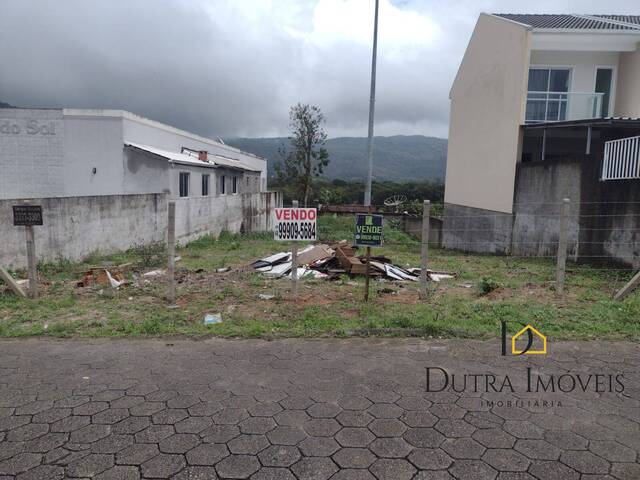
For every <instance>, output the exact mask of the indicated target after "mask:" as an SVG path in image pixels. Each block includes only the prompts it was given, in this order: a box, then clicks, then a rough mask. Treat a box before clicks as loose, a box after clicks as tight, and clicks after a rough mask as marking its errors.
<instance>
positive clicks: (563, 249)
mask: <svg viewBox="0 0 640 480" xmlns="http://www.w3.org/2000/svg"><path fill="white" fill-rule="evenodd" d="M570 206H571V201H570V200H569V199H568V198H565V199H563V200H562V210H561V211H560V232H559V234H558V258H557V264H556V293H557V294H558V295H562V294H563V293H564V276H565V269H566V265H567V227H568V221H569V208H570Z"/></svg>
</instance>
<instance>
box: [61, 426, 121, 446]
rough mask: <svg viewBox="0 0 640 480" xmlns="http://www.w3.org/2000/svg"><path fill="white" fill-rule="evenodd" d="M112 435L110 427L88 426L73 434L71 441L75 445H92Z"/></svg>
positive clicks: (70, 437)
mask: <svg viewBox="0 0 640 480" xmlns="http://www.w3.org/2000/svg"><path fill="white" fill-rule="evenodd" d="M110 433H111V427H110V426H109V425H86V426H84V427H82V428H80V429H79V430H75V431H74V432H71V435H70V436H69V440H70V441H71V442H73V443H92V442H95V441H97V440H100V439H101V438H104V437H106V436H107V435H109V434H110Z"/></svg>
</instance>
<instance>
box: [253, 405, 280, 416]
mask: <svg viewBox="0 0 640 480" xmlns="http://www.w3.org/2000/svg"><path fill="white" fill-rule="evenodd" d="M248 411H249V415H251V416H252V417H272V416H274V415H275V414H276V413H278V412H281V411H282V407H281V406H280V404H278V403H276V402H264V403H257V404H256V405H253V406H252V407H250V408H249V409H248Z"/></svg>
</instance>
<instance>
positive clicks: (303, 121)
mask: <svg viewBox="0 0 640 480" xmlns="http://www.w3.org/2000/svg"><path fill="white" fill-rule="evenodd" d="M323 124H324V115H323V114H322V112H321V111H320V108H318V107H316V106H314V105H302V104H300V103H298V104H297V105H295V106H293V107H291V108H290V109H289V130H290V132H291V136H290V137H289V142H290V144H291V147H290V149H286V148H284V147H283V148H281V150H280V154H281V156H282V157H283V160H284V161H283V162H282V163H278V164H277V165H276V166H275V170H276V176H277V178H278V182H279V183H280V184H282V185H291V186H292V187H293V189H294V190H295V193H297V195H299V196H301V197H302V199H303V205H305V206H306V205H308V201H309V193H310V192H311V187H312V184H313V180H314V179H315V178H316V177H319V176H320V175H321V174H322V171H323V170H324V168H325V167H326V166H327V165H328V164H329V152H327V150H326V149H325V148H324V147H323V145H324V144H325V142H326V140H327V134H326V132H325V131H324V128H323ZM298 198H299V197H298Z"/></svg>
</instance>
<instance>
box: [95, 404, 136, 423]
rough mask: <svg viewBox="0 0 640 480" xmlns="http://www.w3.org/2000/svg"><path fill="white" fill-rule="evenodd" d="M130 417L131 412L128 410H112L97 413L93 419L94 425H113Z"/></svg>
mask: <svg viewBox="0 0 640 480" xmlns="http://www.w3.org/2000/svg"><path fill="white" fill-rule="evenodd" d="M128 416H129V410H127V409H126V408H110V409H108V410H104V411H102V412H100V413H97V414H95V415H93V416H92V417H91V422H92V423H98V424H105V425H113V424H116V423H118V422H119V421H121V420H124V419H125V418H127V417H128Z"/></svg>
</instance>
